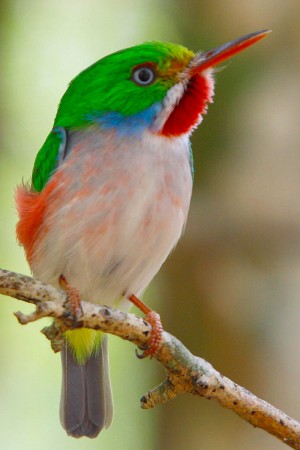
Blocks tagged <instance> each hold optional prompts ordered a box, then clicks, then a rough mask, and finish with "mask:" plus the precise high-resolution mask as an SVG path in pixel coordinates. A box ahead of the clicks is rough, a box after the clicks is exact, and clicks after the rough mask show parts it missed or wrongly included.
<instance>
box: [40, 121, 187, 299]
mask: <svg viewBox="0 0 300 450" xmlns="http://www.w3.org/2000/svg"><path fill="white" fill-rule="evenodd" d="M69 145H70V146H71V151H70V153H69V155H68V157H67V158H66V160H65V162H64V163H63V164H62V165H61V166H60V168H59V169H58V170H57V172H56V173H55V174H54V175H53V177H56V178H57V180H58V182H57V187H56V188H55V189H54V190H53V191H52V193H51V196H50V198H49V207H48V208H47V211H46V214H45V219H44V231H43V232H42V233H41V234H40V239H39V241H38V243H37V245H36V246H35V249H34V256H33V262H32V270H33V272H34V274H35V276H37V277H39V278H40V279H42V280H44V281H45V282H48V283H51V284H53V285H57V284H58V278H59V276H60V274H64V275H65V277H66V279H67V280H68V282H69V283H70V284H71V285H73V286H75V287H77V288H78V289H79V291H80V294H81V296H82V298H83V299H85V300H87V301H90V302H93V303H99V304H106V305H118V304H119V302H120V300H122V299H124V298H126V297H128V296H129V295H131V294H135V295H140V294H141V292H142V291H143V290H144V289H145V288H146V287H147V285H148V284H149V282H150V281H151V280H152V278H153V277H154V275H155V274H156V273H157V272H158V270H159V268H160V267H161V265H162V264H163V262H164V261H165V259H166V258H167V256H168V254H169V253H170V251H171V250H172V248H173V247H174V246H175V244H176V243H177V241H178V239H179V238H180V235H181V233H182V229H183V227H184V224H185V222H186V219H187V213H188V208H189V203H190V197H191V190H192V179H191V170H190V163H189V148H188V138H187V137H180V138H173V139H170V138H165V137H160V136H157V135H153V134H150V133H143V136H142V137H139V138H137V137H132V138H128V137H126V139H125V138H123V139H121V138H116V136H115V135H113V134H112V133H111V132H103V131H102V132H100V131H99V130H97V129H94V130H90V131H89V132H87V131H86V132H85V133H77V134H74V135H73V136H72V137H71V141H70V144H69ZM122 306H123V307H126V306H125V304H123V302H122Z"/></svg>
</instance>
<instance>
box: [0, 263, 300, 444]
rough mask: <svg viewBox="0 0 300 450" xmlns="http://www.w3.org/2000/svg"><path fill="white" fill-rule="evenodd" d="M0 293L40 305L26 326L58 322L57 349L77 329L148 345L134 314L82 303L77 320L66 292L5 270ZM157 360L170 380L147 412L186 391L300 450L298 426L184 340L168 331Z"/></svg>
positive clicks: (147, 403) (149, 399)
mask: <svg viewBox="0 0 300 450" xmlns="http://www.w3.org/2000/svg"><path fill="white" fill-rule="evenodd" d="M0 294H4V295H8V296H10V297H13V298H16V299H19V300H23V301H25V302H28V303H33V304H34V305H35V306H36V310H35V311H34V312H33V313H31V314H29V315H24V314H23V313H21V312H18V313H16V317H17V318H18V320H19V322H20V323H21V324H23V325H24V324H27V323H29V322H33V321H36V320H38V319H40V318H42V317H46V316H47V317H48V316H50V317H53V318H55V319H57V320H56V321H55V322H54V324H53V325H51V326H50V327H47V328H44V329H43V330H42V332H43V333H44V334H45V335H46V337H47V338H48V339H49V340H50V341H51V345H52V348H53V350H54V351H59V350H60V349H61V346H62V343H63V333H64V332H65V331H66V330H68V329H73V328H80V327H85V328H92V329H95V330H102V331H104V332H106V333H111V334H114V335H116V336H119V337H121V338H122V339H125V340H127V341H131V342H133V343H134V344H135V345H137V346H139V347H143V346H145V345H147V341H148V340H149V336H150V333H151V325H150V324H148V323H147V322H146V321H144V320H143V319H142V318H140V317H137V316H135V315H134V314H126V313H124V312H122V311H119V310H116V309H113V308H110V307H107V306H99V305H93V304H91V303H88V302H84V301H81V307H82V311H81V314H80V315H79V318H78V317H77V319H76V321H75V320H74V318H73V316H72V312H71V310H70V308H69V304H68V298H67V295H66V293H65V292H64V291H60V290H57V289H55V288H53V287H52V286H50V285H47V284H45V283H42V282H41V281H38V280H35V279H33V278H30V277H27V276H24V275H20V274H17V273H14V272H9V271H6V270H1V269H0ZM155 358H156V359H157V360H158V361H159V362H160V363H161V364H162V365H163V366H164V367H165V369H166V370H167V379H166V380H165V381H164V382H163V383H161V384H160V385H159V386H158V387H156V388H154V389H153V390H151V391H149V392H148V393H147V394H146V395H144V396H143V397H142V399H141V406H142V408H144V409H148V408H152V407H154V406H156V405H158V404H160V403H163V402H166V401H168V400H171V399H173V398H175V397H176V396H177V395H178V394H182V393H184V392H188V393H191V394H193V395H197V396H200V397H205V398H207V399H215V400H217V402H218V403H220V405H222V406H224V407H225V408H228V409H231V410H233V411H234V412H235V413H236V414H238V415H239V416H240V417H242V418H243V419H245V420H247V421H248V422H249V423H251V424H252V425H254V426H255V427H260V428H262V429H263V430H265V431H267V432H268V433H270V434H272V435H274V436H276V437H277V438H278V439H280V440H281V441H282V442H284V443H285V444H287V445H289V446H290V447H292V448H294V449H299V450H300V423H299V422H297V421H296V420H294V419H292V418H290V417H289V416H287V415H286V414H285V413H283V412H282V411H280V410H278V409H277V408H275V407H274V406H272V405H270V404H269V403H267V402H265V401H264V400H261V399H259V398H258V397H256V396H255V395H254V394H252V393H251V392H249V391H247V390H246V389H245V388H243V387H241V386H239V385H237V384H236V383H234V382H233V381H231V380H229V379H228V378H226V377H224V376H223V375H221V374H220V373H219V372H218V371H217V370H215V369H214V368H213V367H212V365H211V364H210V363H208V362H207V361H205V360H204V359H202V358H199V357H197V356H194V355H192V353H190V351H189V350H188V349H187V348H186V347H184V345H183V344H182V343H181V342H179V341H178V340H177V339H176V338H175V337H174V336H172V335H170V334H169V333H167V332H165V331H163V334H162V341H161V345H160V347H159V349H158V352H157V354H156V356H155Z"/></svg>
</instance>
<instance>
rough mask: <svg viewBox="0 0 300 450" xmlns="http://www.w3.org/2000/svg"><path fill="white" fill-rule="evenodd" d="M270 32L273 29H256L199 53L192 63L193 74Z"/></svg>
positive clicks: (224, 58) (244, 47)
mask: <svg viewBox="0 0 300 450" xmlns="http://www.w3.org/2000/svg"><path fill="white" fill-rule="evenodd" d="M270 33H271V30H262V31H256V32H255V33H251V34H247V35H246V36H243V37H240V38H238V39H235V40H234V41H231V42H227V44H224V45H221V46H220V47H217V48H214V49H213V50H210V51H208V52H204V53H199V54H197V55H196V56H195V58H194V59H193V60H192V61H191V64H190V69H191V74H192V75H193V74H194V73H199V72H203V71H204V70H206V69H208V68H210V67H214V66H216V65H217V64H220V63H222V62H223V61H225V60H226V59H229V58H231V57H232V56H234V55H236V54H237V53H239V52H241V51H243V50H245V49H246V48H247V47H250V45H253V44H255V43H256V42H258V41H260V40H261V39H263V38H264V37H266V36H267V35H268V34H270Z"/></svg>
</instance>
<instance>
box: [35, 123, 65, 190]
mask: <svg viewBox="0 0 300 450" xmlns="http://www.w3.org/2000/svg"><path fill="white" fill-rule="evenodd" d="M66 143H67V134H66V130H65V129H64V128H62V127H55V128H54V129H53V130H52V131H51V133H50V134H49V135H48V137H47V139H46V141H45V143H44V145H43V146H42V148H41V149H40V151H39V152H38V154H37V156H36V159H35V162H34V166H33V171H32V187H33V189H34V190H35V191H36V192H40V191H42V190H43V189H44V187H45V184H46V183H47V181H48V180H49V178H50V177H51V175H52V173H53V172H54V170H55V169H56V168H57V166H58V165H59V163H60V162H61V160H62V159H63V158H64V153H65V149H66Z"/></svg>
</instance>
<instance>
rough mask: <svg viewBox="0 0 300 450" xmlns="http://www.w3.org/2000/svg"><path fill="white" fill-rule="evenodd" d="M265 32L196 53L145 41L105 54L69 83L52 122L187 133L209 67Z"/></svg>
mask: <svg viewBox="0 0 300 450" xmlns="http://www.w3.org/2000/svg"><path fill="white" fill-rule="evenodd" d="M268 33H269V31H259V32H255V33H252V34H249V35H247V36H244V37H242V38H239V39H236V40H234V41H232V42H229V43H227V44H225V45H222V46H221V47H218V48H216V49H214V50H212V51H209V52H199V53H196V54H195V53H193V52H192V51H190V50H188V49H186V48H185V47H182V46H180V45H176V44H171V43H166V42H146V43H144V44H141V45H138V46H135V47H131V48H127V49H125V50H121V51H119V52H116V53H113V54H111V55H109V56H106V57H105V58H103V59H101V60H100V61H98V62H96V63H95V64H93V65H92V66H91V67H89V68H87V69H86V70H84V71H83V72H82V73H80V74H79V75H78V76H77V77H76V78H75V79H74V80H73V81H72V82H71V84H70V86H69V88H68V90H67V91H66V93H65V95H64V96H63V98H62V100H61V103H60V106H59V109H58V113H57V117H56V120H55V126H62V127H66V128H70V129H76V128H80V127H82V126H87V125H88V124H91V123H98V124H99V125H100V126H101V127H102V128H115V129H116V130H119V131H120V132H122V133H129V134H132V133H138V132H141V131H143V130H144V129H150V130H151V131H152V132H154V133H158V134H161V135H164V136H169V137H171V136H179V135H182V134H184V133H190V132H191V131H192V130H193V129H194V128H195V127H196V126H197V125H198V124H199V122H200V121H201V118H202V114H203V113H204V112H205V111H206V108H207V104H208V103H209V102H211V101H212V97H213V91H214V80H213V76H212V73H213V68H214V67H215V66H216V65H217V64H220V63H222V62H223V61H225V60H227V59H228V58H231V57H232V56H233V55H235V54H236V53H238V52H240V51H242V50H244V49H245V48H247V47H249V46H250V45H252V44H254V43H255V42H257V41H259V40H260V39H262V38H263V37H265V36H266V35H267V34H268Z"/></svg>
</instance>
